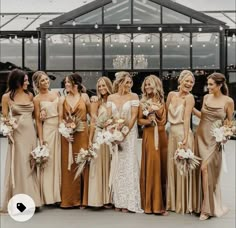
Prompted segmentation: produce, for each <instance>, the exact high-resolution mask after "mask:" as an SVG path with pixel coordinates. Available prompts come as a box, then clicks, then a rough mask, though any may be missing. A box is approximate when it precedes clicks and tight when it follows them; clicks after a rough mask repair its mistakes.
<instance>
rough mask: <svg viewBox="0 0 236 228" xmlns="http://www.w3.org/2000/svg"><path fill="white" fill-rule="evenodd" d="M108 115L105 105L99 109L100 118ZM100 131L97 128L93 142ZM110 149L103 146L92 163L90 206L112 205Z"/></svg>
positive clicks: (90, 172)
mask: <svg viewBox="0 0 236 228" xmlns="http://www.w3.org/2000/svg"><path fill="white" fill-rule="evenodd" d="M103 115H107V108H106V106H105V104H101V105H100V106H99V109H98V117H99V116H100V117H101V116H103ZM99 131H100V129H98V128H96V130H95V133H94V137H93V141H94V142H95V141H96V138H97V134H98V132H99ZM110 162H111V159H110V149H109V146H108V145H106V144H102V145H101V146H100V149H99V150H98V151H97V158H96V159H93V160H92V161H91V162H90V169H89V193H88V205H89V206H93V207H101V206H103V205H105V204H109V203H111V197H110V194H109V174H110Z"/></svg>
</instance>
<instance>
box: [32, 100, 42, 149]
mask: <svg viewBox="0 0 236 228" xmlns="http://www.w3.org/2000/svg"><path fill="white" fill-rule="evenodd" d="M33 102H34V115H35V123H36V129H37V133H38V137H39V143H40V145H41V146H42V145H43V124H42V121H41V119H40V100H39V99H38V98H34V99H33Z"/></svg>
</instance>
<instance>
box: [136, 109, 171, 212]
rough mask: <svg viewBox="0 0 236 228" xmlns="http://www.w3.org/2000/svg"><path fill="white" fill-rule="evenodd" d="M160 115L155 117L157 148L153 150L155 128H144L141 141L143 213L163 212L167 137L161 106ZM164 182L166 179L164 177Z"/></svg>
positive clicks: (164, 114)
mask: <svg viewBox="0 0 236 228" xmlns="http://www.w3.org/2000/svg"><path fill="white" fill-rule="evenodd" d="M159 113H160V115H159V116H158V117H157V116H156V123H157V126H156V127H157V129H158V135H157V136H156V140H158V148H155V138H154V137H155V132H154V131H155V127H154V126H151V125H149V126H146V127H145V128H144V129H143V140H142V159H141V176H140V190H141V202H142V209H144V212H145V213H161V212H162V211H164V210H165V206H164V196H165V195H164V194H163V189H164V188H163V186H162V184H164V185H165V182H164V181H162V177H163V176H164V175H162V172H164V173H165V174H166V172H165V170H166V168H167V161H166V159H164V160H163V161H165V162H166V163H164V162H162V158H165V157H166V156H165V155H166V154H167V135H166V131H165V123H166V111H165V107H164V106H163V107H162V108H161V110H159ZM162 154H163V155H162ZM164 179H165V180H166V179H167V177H166V176H165V178H164Z"/></svg>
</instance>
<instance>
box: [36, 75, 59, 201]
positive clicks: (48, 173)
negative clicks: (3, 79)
mask: <svg viewBox="0 0 236 228" xmlns="http://www.w3.org/2000/svg"><path fill="white" fill-rule="evenodd" d="M32 79H33V84H34V88H35V90H36V91H37V92H38V95H37V96H36V97H34V107H35V120H36V126H37V132H38V137H39V143H40V145H43V144H44V143H46V144H47V147H48V148H49V151H50V152H49V153H50V159H49V160H48V162H47V166H46V167H45V168H44V169H43V170H42V171H41V198H42V200H43V203H44V204H54V203H58V202H61V136H60V134H59V131H58V123H59V122H58V102H59V97H58V94H57V93H56V92H52V91H49V85H50V82H49V78H48V76H47V74H46V73H45V72H43V71H37V72H35V73H34V75H33V78H32Z"/></svg>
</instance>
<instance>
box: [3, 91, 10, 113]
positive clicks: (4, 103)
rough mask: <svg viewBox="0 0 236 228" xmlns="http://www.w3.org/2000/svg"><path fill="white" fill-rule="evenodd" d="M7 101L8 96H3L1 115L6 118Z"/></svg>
mask: <svg viewBox="0 0 236 228" xmlns="http://www.w3.org/2000/svg"><path fill="white" fill-rule="evenodd" d="M8 100H9V95H8V94H4V95H3V96H2V114H3V116H4V117H7V116H8V112H9V110H8V109H9V108H8Z"/></svg>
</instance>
